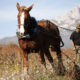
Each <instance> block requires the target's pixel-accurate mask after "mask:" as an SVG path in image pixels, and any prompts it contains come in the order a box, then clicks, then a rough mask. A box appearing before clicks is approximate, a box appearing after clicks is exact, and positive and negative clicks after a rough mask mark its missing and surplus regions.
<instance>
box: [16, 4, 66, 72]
mask: <svg viewBox="0 0 80 80" xmlns="http://www.w3.org/2000/svg"><path fill="white" fill-rule="evenodd" d="M32 7H33V5H31V6H30V7H29V8H26V6H21V7H20V5H19V3H17V9H18V11H19V13H18V25H19V29H18V32H17V35H18V41H19V46H20V53H21V56H22V59H23V65H24V68H25V67H27V66H28V53H30V52H33V51H35V52H38V53H39V55H40V59H41V63H42V64H44V65H45V66H46V63H45V58H44V54H45V55H46V56H47V58H48V60H49V62H50V63H51V65H52V67H53V58H52V56H51V54H50V52H49V47H50V45H51V46H52V47H53V48H54V49H55V51H56V52H57V56H58V61H59V62H58V66H59V68H60V71H62V70H64V69H63V68H64V66H63V63H62V58H61V49H60V42H62V39H61V37H60V33H59V30H58V26H56V25H55V24H53V23H51V22H50V21H38V22H37V21H36V20H35V18H33V17H31V16H30V14H29V12H30V10H31V9H32Z"/></svg>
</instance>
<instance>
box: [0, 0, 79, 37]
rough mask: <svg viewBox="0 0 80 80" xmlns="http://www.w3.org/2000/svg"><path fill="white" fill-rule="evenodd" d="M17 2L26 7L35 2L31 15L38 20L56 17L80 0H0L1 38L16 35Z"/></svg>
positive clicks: (77, 3)
mask: <svg viewBox="0 0 80 80" xmlns="http://www.w3.org/2000/svg"><path fill="white" fill-rule="evenodd" d="M17 2H18V3H19V4H20V6H23V5H25V6H26V7H29V6H30V5H32V4H34V6H33V8H32V10H31V11H30V15H31V16H33V17H35V18H36V20H41V19H48V20H50V19H54V17H55V16H61V15H62V14H63V13H64V12H65V11H69V10H70V9H72V8H73V7H74V6H76V5H80V0H0V38H4V37H10V36H15V35H16V29H17V28H18V26H17V25H18V21H17V14H18V10H17V8H16V3H17Z"/></svg>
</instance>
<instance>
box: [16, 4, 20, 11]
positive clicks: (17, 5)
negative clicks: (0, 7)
mask: <svg viewBox="0 0 80 80" xmlns="http://www.w3.org/2000/svg"><path fill="white" fill-rule="evenodd" d="M16 7H17V9H18V11H19V10H20V5H19V3H17V4H16Z"/></svg>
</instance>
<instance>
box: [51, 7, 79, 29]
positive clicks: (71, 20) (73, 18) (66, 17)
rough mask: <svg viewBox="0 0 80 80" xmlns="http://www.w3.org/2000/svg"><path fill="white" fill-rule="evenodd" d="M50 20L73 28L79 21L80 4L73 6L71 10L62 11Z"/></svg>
mask: <svg viewBox="0 0 80 80" xmlns="http://www.w3.org/2000/svg"><path fill="white" fill-rule="evenodd" d="M52 22H54V23H56V24H57V25H58V26H60V27H62V28H65V29H69V30H75V28H76V27H75V26H76V24H78V23H80V6H75V7H74V8H72V9H71V10H69V11H67V12H64V13H63V14H62V15H61V16H57V17H55V20H52Z"/></svg>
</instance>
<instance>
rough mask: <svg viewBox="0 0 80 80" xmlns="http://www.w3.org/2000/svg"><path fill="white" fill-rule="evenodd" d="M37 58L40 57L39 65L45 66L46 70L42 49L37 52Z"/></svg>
mask: <svg viewBox="0 0 80 80" xmlns="http://www.w3.org/2000/svg"><path fill="white" fill-rule="evenodd" d="M39 56H40V61H41V64H43V65H44V66H45V68H46V62H45V58H44V50H43V49H41V50H40V51H39Z"/></svg>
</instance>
